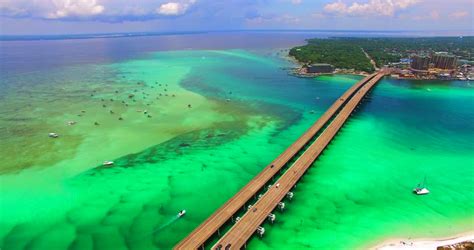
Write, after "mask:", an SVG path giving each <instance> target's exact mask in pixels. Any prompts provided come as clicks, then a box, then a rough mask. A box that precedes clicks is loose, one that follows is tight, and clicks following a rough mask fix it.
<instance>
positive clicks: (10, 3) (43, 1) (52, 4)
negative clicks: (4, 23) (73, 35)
mask: <svg viewBox="0 0 474 250" xmlns="http://www.w3.org/2000/svg"><path fill="white" fill-rule="evenodd" d="M104 9H105V7H104V6H103V5H101V4H99V3H98V1H97V0H34V1H29V0H0V12H1V13H0V14H1V15H3V16H31V17H37V18H46V19H58V18H68V17H88V16H95V15H98V14H101V13H103V12H104Z"/></svg>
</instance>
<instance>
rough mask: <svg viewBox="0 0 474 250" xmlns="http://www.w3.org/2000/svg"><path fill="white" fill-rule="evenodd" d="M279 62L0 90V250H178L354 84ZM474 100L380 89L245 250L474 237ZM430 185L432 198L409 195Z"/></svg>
mask: <svg viewBox="0 0 474 250" xmlns="http://www.w3.org/2000/svg"><path fill="white" fill-rule="evenodd" d="M282 54H284V52H281V51H279V50H254V49H251V50H250V49H245V50H243V49H230V50H229V49H226V50H177V51H163V52H152V53H148V54H146V55H145V56H140V57H136V58H129V59H126V60H118V61H113V62H106V63H97V64H90V63H88V64H79V65H70V66H66V67H62V68H52V69H49V70H47V71H39V72H30V73H28V74H27V75H18V76H15V75H13V76H11V77H10V78H8V79H7V80H3V81H4V84H6V85H8V86H10V87H9V88H8V89H7V90H8V91H7V92H6V93H4V95H2V99H0V102H1V104H2V107H4V108H3V109H2V112H1V113H0V132H1V133H0V135H1V138H2V141H1V146H2V151H1V153H0V155H1V156H2V159H4V161H3V165H2V166H1V172H2V175H1V176H0V182H1V183H2V184H1V192H2V195H1V197H0V204H1V206H0V215H1V220H0V248H2V249H25V248H28V249H67V248H69V249H151V248H159V249H168V248H171V247H172V246H173V245H174V244H176V243H177V242H178V241H179V240H180V239H182V238H183V237H185V236H186V235H187V234H188V233H189V232H190V231H191V230H192V229H193V228H195V227H196V226H197V225H199V223H201V222H202V221H203V220H204V219H205V218H206V217H207V216H209V215H210V214H211V213H212V212H213V211H214V210H215V209H217V208H218V207H219V206H220V205H221V204H222V203H224V202H225V201H226V199H228V198H230V197H231V196H232V195H233V194H234V193H235V192H237V191H238V190H239V188H241V187H242V186H243V185H245V183H246V182H247V181H248V180H250V179H251V178H252V177H253V176H255V175H256V174H257V173H258V172H259V171H260V170H261V169H262V168H263V167H264V166H266V165H267V164H268V162H270V161H271V160H272V159H274V158H275V157H276V156H277V155H278V154H279V153H281V152H282V151H283V150H284V149H285V148H286V147H287V146H288V145H290V144H291V142H292V141H293V140H295V139H296V138H297V137H298V136H299V135H300V134H301V133H302V132H303V131H305V130H306V129H307V128H308V127H309V126H310V125H311V124H312V123H313V122H314V121H315V120H316V119H317V118H318V116H319V115H321V114H322V112H324V111H325V109H326V108H327V107H329V105H330V104H331V103H332V102H333V101H334V100H335V99H337V97H338V96H339V95H341V94H342V93H343V92H344V91H345V90H346V89H347V88H349V87H350V86H351V84H354V83H355V82H356V81H357V80H358V79H360V77H356V76H343V75H342V76H333V77H319V78H317V79H310V78H296V77H293V76H291V75H289V74H288V72H287V71H286V70H285V68H286V67H289V66H291V63H290V62H288V61H286V60H285V59H283V58H281V55H282ZM16 84H18V85H16ZM165 89H166V91H165ZM129 94H134V97H133V98H129V97H128V95H129ZM473 98H474V91H473V89H472V87H471V86H469V85H468V84H467V83H466V82H410V81H394V80H389V79H385V80H383V81H381V83H380V84H379V85H378V86H377V87H376V89H375V90H374V91H373V92H372V94H371V95H370V97H369V98H368V100H367V101H366V102H364V104H363V105H362V106H361V107H360V109H359V110H358V112H357V113H356V114H355V115H354V116H353V117H352V118H351V119H350V120H349V122H348V123H347V124H346V125H345V126H344V128H343V129H342V131H341V132H340V133H339V134H338V135H337V137H336V138H335V140H334V141H333V142H332V143H331V145H330V146H329V148H328V149H327V150H326V151H325V153H324V154H323V156H322V157H321V158H320V159H319V160H318V161H317V162H316V163H315V165H314V166H313V168H311V169H310V171H309V172H308V174H307V175H305V177H304V178H303V180H302V182H301V185H298V187H297V188H296V189H295V198H294V199H293V201H291V202H289V203H288V206H287V210H286V211H285V212H284V213H281V214H280V213H277V222H276V224H274V225H271V226H270V225H265V227H266V229H267V233H266V235H265V237H264V238H263V239H258V238H252V239H251V241H250V242H249V247H250V248H255V249H264V248H280V247H281V246H285V248H305V247H306V248H333V249H334V248H335V249H343V248H348V247H349V248H362V247H366V246H370V245H373V244H375V243H377V242H379V241H380V240H383V239H385V238H391V237H397V236H406V237H415V236H419V237H427V236H439V235H448V234H454V233H459V232H463V231H466V230H470V229H472V225H473V222H474V221H473V219H474V218H473V214H474V213H473V212H474V204H473V202H472V200H473V192H472V191H473V183H474V182H473V181H474V180H473V178H474V173H473V172H474V171H473V168H472V167H473V160H474V159H473V155H472V152H473V149H474V144H473V143H472V140H471V139H472V138H473V136H474V132H473V131H474V122H473V121H474V111H473V109H472V104H473V100H474V99H473ZM102 99H104V100H102ZM111 99H112V100H111ZM126 104H127V105H126ZM189 104H190V105H191V108H189V107H188V105H189ZM103 105H105V106H106V107H103ZM82 110H84V111H85V112H82ZM144 110H147V114H151V117H148V116H147V115H146V114H144ZM312 110H313V111H314V113H313V112H310V111H312ZM110 111H113V113H111V112H110ZM138 111H139V112H138ZM79 115H80V116H79ZM119 117H121V118H123V119H122V120H119V119H118V118H119ZM68 120H75V121H77V124H76V125H74V126H67V125H65V123H66V121H68ZM94 122H98V123H99V124H100V125H94ZM51 131H56V132H58V133H59V134H60V137H59V138H58V139H54V140H53V139H50V138H48V137H47V136H46V135H47V133H48V132H51ZM104 160H113V161H114V162H115V165H114V166H113V167H110V168H105V167H101V166H100V164H101V162H102V161H104ZM424 176H426V177H427V184H428V186H429V188H430V190H431V194H429V195H428V196H424V197H417V196H413V195H412V194H411V193H410V191H411V189H412V188H413V186H414V185H416V184H417V183H418V182H419V181H421V180H422V179H423V178H424ZM181 209H186V210H187V214H186V216H185V217H183V218H181V219H177V218H176V214H177V212H178V211H179V210H181Z"/></svg>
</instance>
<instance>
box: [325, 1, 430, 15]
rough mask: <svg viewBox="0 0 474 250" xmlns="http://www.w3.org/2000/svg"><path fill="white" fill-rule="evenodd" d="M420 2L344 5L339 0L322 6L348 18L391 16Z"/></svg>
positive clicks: (326, 10) (328, 10) (330, 11)
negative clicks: (348, 16)
mask: <svg viewBox="0 0 474 250" xmlns="http://www.w3.org/2000/svg"><path fill="white" fill-rule="evenodd" d="M420 1H421V0H368V1H367V2H364V3H359V2H353V3H352V4H346V3H345V2H342V1H341V0H338V1H337V2H333V3H329V4H326V5H325V6H324V11H325V12H326V13H330V14H337V15H350V16H393V15H394V14H395V13H396V12H397V11H398V10H402V9H406V8H408V7H410V6H412V5H414V4H417V3H419V2H420Z"/></svg>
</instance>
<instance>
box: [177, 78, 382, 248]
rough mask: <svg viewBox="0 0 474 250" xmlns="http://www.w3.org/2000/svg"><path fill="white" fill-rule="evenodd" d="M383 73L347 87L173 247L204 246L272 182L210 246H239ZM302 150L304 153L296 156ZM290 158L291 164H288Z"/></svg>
mask: <svg viewBox="0 0 474 250" xmlns="http://www.w3.org/2000/svg"><path fill="white" fill-rule="evenodd" d="M383 76H384V73H375V74H372V75H369V76H367V77H365V78H364V79H362V80H361V81H359V82H357V83H356V84H354V85H353V86H351V87H350V88H349V89H348V90H347V91H346V92H345V93H344V94H343V95H342V96H341V97H339V98H338V99H337V100H336V101H335V102H334V103H333V104H332V105H331V106H330V107H329V109H328V110H327V111H326V112H325V113H324V114H323V115H322V116H321V117H320V118H319V119H318V120H317V121H316V122H315V123H314V124H313V125H312V126H311V127H310V128H309V129H308V130H307V131H306V132H305V133H304V134H303V135H302V136H301V137H299V138H298V139H297V140H296V141H295V142H294V143H293V144H291V145H290V146H289V147H288V148H287V149H286V150H285V151H284V152H283V153H282V154H280V155H279V156H278V157H277V158H276V159H275V160H273V161H272V162H271V163H270V164H269V165H268V166H266V167H265V168H264V169H263V170H262V171H261V172H260V173H259V174H258V175H257V176H256V177H254V178H253V179H252V180H251V181H250V182H249V183H247V184H246V185H245V186H244V187H243V188H242V189H241V190H240V191H239V192H238V193H237V194H235V195H234V196H233V197H231V198H230V199H229V200H228V201H227V202H225V203H224V204H223V205H222V206H221V207H220V208H219V209H218V210H216V211H215V212H214V213H213V214H212V215H211V216H210V217H208V218H207V219H206V220H205V221H204V222H203V223H202V224H201V225H199V226H198V227H197V228H196V229H195V230H193V231H192V232H191V233H190V234H189V235H188V236H187V237H186V238H184V239H183V240H182V241H181V242H179V243H178V244H177V245H176V246H175V248H174V249H198V248H204V246H205V245H206V243H209V240H210V239H211V238H212V237H213V236H216V235H217V236H220V234H221V233H220V229H221V227H222V226H223V225H224V224H226V223H227V222H229V221H232V222H233V221H234V219H235V218H234V216H235V214H236V213H237V212H239V211H242V209H246V205H247V203H248V202H249V201H251V200H252V199H253V198H255V197H256V195H257V194H259V193H261V192H263V191H264V190H265V187H268V186H269V183H274V184H275V185H273V186H272V187H271V188H269V189H268V190H267V191H265V192H264V193H263V195H262V197H261V198H260V199H259V200H258V201H257V202H256V203H255V204H254V205H253V206H252V208H251V209H249V210H248V211H247V212H246V213H245V214H244V215H243V216H242V218H241V219H240V220H239V221H238V222H236V223H235V224H234V225H233V226H232V227H231V229H230V230H229V231H228V232H227V233H225V235H224V236H223V237H222V238H220V239H219V241H218V242H217V243H216V244H215V245H214V247H213V249H220V248H224V249H240V248H241V247H243V246H245V244H246V242H247V241H248V239H249V238H250V237H251V236H252V235H253V234H255V232H256V231H257V229H258V228H259V227H260V225H261V224H262V223H263V222H264V221H265V219H266V218H267V217H268V216H269V215H270V214H271V212H272V211H273V210H274V209H275V208H276V207H277V206H278V205H279V204H280V205H281V201H282V200H283V199H284V198H285V197H286V196H287V195H288V192H290V190H291V189H292V188H293V187H294V185H295V184H296V183H297V181H298V180H299V179H300V178H301V176H303V174H304V173H305V172H306V170H307V169H308V168H309V167H310V166H311V165H312V163H313V162H314V161H315V160H316V159H317V157H318V156H319V155H320V154H321V152H322V151H323V150H324V148H325V147H326V146H327V145H328V144H329V143H330V141H331V139H332V138H333V137H334V136H335V135H336V133H337V132H338V131H339V129H340V128H341V127H342V125H343V124H344V122H345V121H346V120H347V119H348V117H349V116H350V115H351V113H352V112H353V111H354V109H355V108H356V106H357V105H358V104H359V103H360V102H361V100H362V99H363V97H364V96H365V95H366V94H367V92H368V91H370V89H372V87H373V86H374V85H375V84H376V83H377V82H378V81H379V80H380V79H381V78H382V77H383ZM303 151H304V153H303V154H302V155H301V156H299V155H300V154H301V152H303ZM292 161H294V163H292V165H291V166H288V165H290V164H291V162H292ZM287 167H288V168H287ZM286 168H287V169H286ZM285 169H286V170H285ZM282 170H285V172H284V173H283V174H282V175H281V176H280V178H279V179H278V180H277V181H274V178H275V176H278V175H279V174H281V171H282ZM272 180H273V181H272Z"/></svg>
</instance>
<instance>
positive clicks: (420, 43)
mask: <svg viewBox="0 0 474 250" xmlns="http://www.w3.org/2000/svg"><path fill="white" fill-rule="evenodd" d="M362 49H363V50H365V51H366V52H367V53H368V54H369V56H370V57H371V58H372V59H373V60H374V61H375V62H376V64H377V66H378V67H382V66H384V65H386V64H388V63H392V62H399V61H400V59H401V58H408V57H410V55H412V54H415V53H416V54H430V53H433V52H438V51H445V52H449V53H451V54H454V55H456V56H458V58H459V59H464V60H468V61H473V57H472V56H473V54H474V37H429V38H329V39H310V40H308V44H307V45H305V46H300V47H295V48H293V49H291V50H290V55H291V56H294V57H295V58H296V59H297V60H298V61H300V62H303V63H330V64H333V65H334V66H335V67H337V68H345V69H356V70H363V71H367V72H371V71H372V70H373V69H371V68H372V66H371V65H370V62H369V60H368V59H366V58H365V55H364V54H363V52H362ZM364 58H365V59H364ZM369 69H371V70H369Z"/></svg>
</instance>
